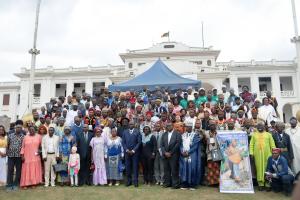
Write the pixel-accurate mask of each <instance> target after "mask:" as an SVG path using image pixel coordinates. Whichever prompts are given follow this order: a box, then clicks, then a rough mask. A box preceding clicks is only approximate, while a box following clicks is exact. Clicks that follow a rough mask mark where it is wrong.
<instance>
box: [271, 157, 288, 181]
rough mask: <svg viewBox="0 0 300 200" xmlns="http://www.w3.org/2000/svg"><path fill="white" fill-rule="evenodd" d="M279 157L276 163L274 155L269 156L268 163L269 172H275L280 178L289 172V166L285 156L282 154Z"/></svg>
mask: <svg viewBox="0 0 300 200" xmlns="http://www.w3.org/2000/svg"><path fill="white" fill-rule="evenodd" d="M278 159H279V160H278V163H277V165H276V163H275V162H274V161H273V159H272V156H270V157H269V159H268V164H267V172H271V173H272V174H274V173H275V174H276V175H277V176H278V177H279V178H280V177H282V176H284V175H288V174H289V166H288V163H287V160H286V159H285V158H284V157H283V156H280V157H279V158H278Z"/></svg>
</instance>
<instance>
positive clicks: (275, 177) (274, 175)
mask: <svg viewBox="0 0 300 200" xmlns="http://www.w3.org/2000/svg"><path fill="white" fill-rule="evenodd" d="M265 174H266V179H267V180H268V181H269V182H270V184H271V188H272V190H273V191H274V192H281V191H282V190H283V192H284V193H285V195H286V196H289V195H291V192H292V189H293V182H294V175H293V172H292V171H291V169H290V168H289V166H288V162H287V160H286V159H285V158H284V157H283V156H280V148H273V149H272V156H270V157H269V159H268V164H267V170H266V172H265Z"/></svg>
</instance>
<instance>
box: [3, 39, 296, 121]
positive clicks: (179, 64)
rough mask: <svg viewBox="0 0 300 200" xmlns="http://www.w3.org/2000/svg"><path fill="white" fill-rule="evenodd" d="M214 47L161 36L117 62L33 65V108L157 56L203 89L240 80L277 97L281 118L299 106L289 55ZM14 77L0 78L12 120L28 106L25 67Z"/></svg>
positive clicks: (136, 70)
mask: <svg viewBox="0 0 300 200" xmlns="http://www.w3.org/2000/svg"><path fill="white" fill-rule="evenodd" d="M219 54H220V51H219V50H214V49H213V48H212V47H207V48H201V47H190V46H187V45H185V44H183V43H180V42H162V43H158V44H155V45H153V46H152V47H150V48H148V49H140V50H127V52H125V53H121V54H120V57H121V59H122V60H123V62H124V64H123V65H107V66H99V67H94V66H87V67H72V66H70V67H67V68H55V67H52V66H47V67H45V68H38V69H36V70H35V79H34V100H33V108H38V109H39V108H40V107H41V106H43V105H44V104H45V103H46V102H49V100H50V98H51V97H58V96H68V95H70V94H71V93H72V91H76V92H77V93H79V94H81V93H82V91H83V90H85V92H87V93H89V94H93V93H94V92H96V91H100V90H101V89H103V88H105V87H107V86H108V85H110V84H115V83H120V82H122V81H125V80H128V79H131V78H133V77H134V76H137V75H139V74H140V73H142V72H144V71H145V70H147V69H148V68H150V67H151V66H152V64H154V62H155V61H156V60H157V59H158V58H160V59H161V60H162V61H163V62H164V63H165V64H166V65H167V66H168V67H169V68H170V69H171V70H173V71H174V72H175V73H177V74H179V75H181V76H183V77H187V78H192V79H197V80H201V81H202V87H204V88H206V89H211V88H217V89H218V90H219V91H220V89H221V87H222V85H226V86H227V88H228V89H229V88H233V89H234V90H235V93H236V94H238V93H239V92H241V89H242V86H244V85H247V86H248V87H249V89H250V90H251V91H252V92H254V93H257V96H258V98H260V99H261V98H262V97H263V96H264V95H265V92H266V91H272V95H273V96H275V97H276V98H277V100H278V104H279V105H278V112H279V114H280V116H281V118H282V120H284V121H288V119H289V118H290V117H291V116H293V115H295V114H296V112H297V111H298V109H299V102H300V94H299V90H298V87H299V85H298V84H297V83H300V80H298V79H299V78H300V77H297V76H296V74H297V73H296V72H297V63H296V59H295V60H289V61H278V60H275V59H273V60H270V61H256V60H251V61H249V62H236V61H233V60H232V61H229V62H217V59H218V56H219ZM14 75H15V76H16V77H18V78H19V81H17V82H1V83H0V115H7V116H9V117H10V118H11V120H12V121H14V120H16V119H18V118H22V116H23V115H24V114H26V113H27V112H28V104H29V103H28V99H29V75H30V70H29V69H27V68H21V71H20V72H18V73H15V74H14Z"/></svg>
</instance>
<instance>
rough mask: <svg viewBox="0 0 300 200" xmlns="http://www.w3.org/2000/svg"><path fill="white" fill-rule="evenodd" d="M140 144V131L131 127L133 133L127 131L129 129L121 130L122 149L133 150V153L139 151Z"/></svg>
mask: <svg viewBox="0 0 300 200" xmlns="http://www.w3.org/2000/svg"><path fill="white" fill-rule="evenodd" d="M141 144H142V136H141V134H140V131H139V130H137V129H133V133H130V132H129V129H127V130H125V131H124V132H123V136H122V145H123V148H124V151H125V152H126V151H127V150H129V151H132V150H133V151H135V154H137V153H139V150H140V146H141Z"/></svg>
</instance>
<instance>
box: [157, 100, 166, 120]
mask: <svg viewBox="0 0 300 200" xmlns="http://www.w3.org/2000/svg"><path fill="white" fill-rule="evenodd" d="M164 112H168V111H167V109H166V107H164V106H162V105H161V99H160V98H157V99H156V100H155V107H154V115H155V116H158V117H160V115H161V113H164Z"/></svg>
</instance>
